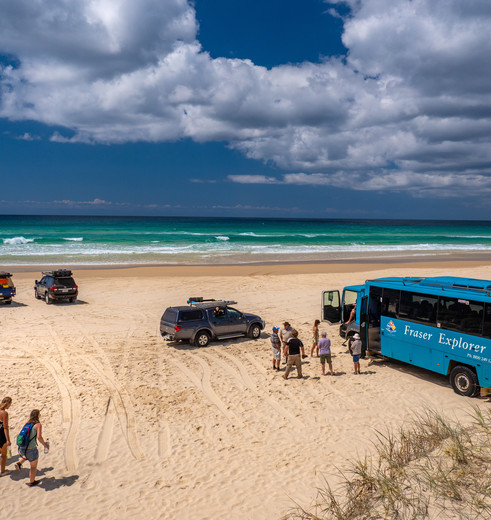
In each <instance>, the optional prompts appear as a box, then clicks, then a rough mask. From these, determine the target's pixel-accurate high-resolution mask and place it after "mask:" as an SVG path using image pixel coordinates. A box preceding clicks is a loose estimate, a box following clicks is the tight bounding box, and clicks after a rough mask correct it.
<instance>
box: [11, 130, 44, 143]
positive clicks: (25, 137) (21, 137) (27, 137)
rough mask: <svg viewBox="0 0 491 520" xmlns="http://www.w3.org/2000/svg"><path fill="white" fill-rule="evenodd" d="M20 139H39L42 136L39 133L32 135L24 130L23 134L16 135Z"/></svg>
mask: <svg viewBox="0 0 491 520" xmlns="http://www.w3.org/2000/svg"><path fill="white" fill-rule="evenodd" d="M16 139H19V140H20V141H39V140H40V139H41V138H40V137H39V136H37V135H32V134H30V133H29V132H24V133H23V134H22V135H19V136H17V137H16Z"/></svg>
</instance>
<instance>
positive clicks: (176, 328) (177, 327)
mask: <svg viewBox="0 0 491 520" xmlns="http://www.w3.org/2000/svg"><path fill="white" fill-rule="evenodd" d="M181 329H182V327H181V326H180V325H176V326H175V327H174V330H175V331H176V332H179V331H180V330H181Z"/></svg>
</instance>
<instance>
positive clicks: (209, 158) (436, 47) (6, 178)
mask: <svg viewBox="0 0 491 520" xmlns="http://www.w3.org/2000/svg"><path fill="white" fill-rule="evenodd" d="M0 13H1V14H2V16H0V55H1V59H0V151H1V156H2V160H1V162H0V179H1V180H2V184H3V186H4V190H3V191H2V194H1V195H0V204H1V206H2V210H1V211H0V213H5V214H11V213H12V214H15V213H18V214H19V213H20V214H26V213H28V214H114V215H119V214H132V215H199V216H243V217H247V216H250V217H299V218H308V217H316V218H323V217H326V218H335V217H339V218H347V217H348V218H349V217H356V218H365V217H366V218H442V219H449V218H451V219H453V218H462V219H489V215H490V214H489V210H488V203H487V200H488V197H489V195H490V193H491V147H490V138H489V136H490V135H491V94H490V93H491V64H490V62H489V54H490V52H491V39H490V38H489V30H488V28H489V26H490V22H491V8H490V7H489V3H488V2H486V1H484V0H470V1H469V0H467V1H464V0H431V1H430V0H414V1H412V2H410V1H408V0H393V1H392V2H390V3H386V2H380V1H379V0H349V1H346V2H343V1H332V2H325V1H322V0H283V1H279V0H268V2H258V1H256V0H249V1H247V2H246V1H238V0H237V1H230V0H207V1H205V0H196V1H195V2H194V3H191V2H189V1H187V0H141V1H140V2H137V3H136V2H134V1H132V0H111V1H110V0H93V1H92V2H90V3H88V2H82V1H81V0H53V1H51V2H50V3H49V4H46V3H45V2H41V1H40V0H18V1H17V2H15V3H13V2H10V1H8V0H0Z"/></svg>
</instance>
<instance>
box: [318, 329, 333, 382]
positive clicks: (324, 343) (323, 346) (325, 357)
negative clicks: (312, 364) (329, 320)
mask: <svg viewBox="0 0 491 520" xmlns="http://www.w3.org/2000/svg"><path fill="white" fill-rule="evenodd" d="M318 345H319V353H320V360H321V365H322V375H323V376H325V375H327V374H326V363H327V364H328V365H329V370H330V371H331V376H333V375H334V371H333V369H332V359H331V340H330V339H329V338H328V337H327V334H326V332H325V331H322V332H321V338H320V340H319V342H318Z"/></svg>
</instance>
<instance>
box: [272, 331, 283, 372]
mask: <svg viewBox="0 0 491 520" xmlns="http://www.w3.org/2000/svg"><path fill="white" fill-rule="evenodd" d="M279 330H280V329H279V328H278V327H273V334H271V348H272V349H273V370H278V372H279V371H280V361H281V341H280V338H279V336H278V331H279Z"/></svg>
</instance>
